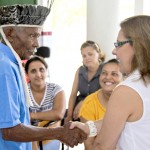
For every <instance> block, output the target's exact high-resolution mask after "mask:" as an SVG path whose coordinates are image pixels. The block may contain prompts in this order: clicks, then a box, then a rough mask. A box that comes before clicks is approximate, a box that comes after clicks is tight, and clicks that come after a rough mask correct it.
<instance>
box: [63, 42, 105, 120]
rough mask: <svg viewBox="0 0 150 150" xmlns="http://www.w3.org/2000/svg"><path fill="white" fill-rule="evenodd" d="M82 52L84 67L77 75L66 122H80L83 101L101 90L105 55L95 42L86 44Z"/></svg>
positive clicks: (81, 67)
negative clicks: (100, 80)
mask: <svg viewBox="0 0 150 150" xmlns="http://www.w3.org/2000/svg"><path fill="white" fill-rule="evenodd" d="M80 50H81V55H82V60H83V65H82V66H80V67H79V68H78V69H77V71H76V73H75V77H74V82H73V85H72V91H71V94H70V98H69V104H68V113H67V117H66V119H65V122H68V121H72V120H78V115H79V110H80V106H81V104H82V101H83V100H84V99H85V97H86V96H88V95H89V94H91V93H93V92H95V91H97V90H98V89H100V88H101V86H100V84H99V82H98V80H99V75H100V73H101V68H102V65H103V62H104V60H105V54H104V53H103V51H102V50H101V49H100V46H99V45H98V44H97V43H96V42H94V41H86V42H84V43H83V44H82V45H81V48H80Z"/></svg>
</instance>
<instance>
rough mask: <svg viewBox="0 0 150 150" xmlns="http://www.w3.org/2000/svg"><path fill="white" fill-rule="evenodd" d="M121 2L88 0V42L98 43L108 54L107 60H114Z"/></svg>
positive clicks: (114, 0)
mask: <svg viewBox="0 0 150 150" xmlns="http://www.w3.org/2000/svg"><path fill="white" fill-rule="evenodd" d="M118 6H119V0H113V1H111V0H87V40H94V41H96V42H98V44H99V45H100V47H101V48H102V50H103V51H104V52H105V53H106V59H110V58H113V57H114V56H113V55H112V49H113V48H114V45H113V43H114V42H115V41H116V37H117V33H118V29H119V22H118V17H119V16H118V13H119V12H118V11H119V9H118Z"/></svg>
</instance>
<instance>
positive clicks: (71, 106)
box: [65, 69, 79, 122]
mask: <svg viewBox="0 0 150 150" xmlns="http://www.w3.org/2000/svg"><path fill="white" fill-rule="evenodd" d="M78 76H79V69H78V70H77V71H76V74H75V78H74V82H73V86H72V91H71V94H70V98H69V105H68V113H67V117H66V119H65V122H68V121H71V120H72V117H73V110H74V106H75V102H76V98H77V92H78V84H79V79H78Z"/></svg>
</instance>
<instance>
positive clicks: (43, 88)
mask: <svg viewBox="0 0 150 150" xmlns="http://www.w3.org/2000/svg"><path fill="white" fill-rule="evenodd" d="M47 68H48V66H47V63H46V62H45V60H44V59H43V58H41V57H38V56H33V57H32V58H30V59H29V60H28V61H27V62H26V65H25V71H26V74H27V75H28V77H29V80H30V82H29V83H28V88H29V94H30V98H31V101H32V103H33V106H31V107H30V116H31V123H32V124H33V125H35V126H39V123H40V122H41V121H48V122H53V121H59V120H61V119H63V117H64V114H65V111H66V99H65V93H64V91H63V90H62V88H61V87H60V86H59V85H57V84H55V83H47V82H46V81H45V79H46V76H47ZM59 125H60V124H59ZM53 142H55V146H54V147H52V143H53ZM33 145H34V144H33ZM57 145H58V146H57ZM59 145H60V143H59V141H56V140H55V141H52V142H49V143H47V144H45V145H44V146H43V150H46V149H53V150H59Z"/></svg>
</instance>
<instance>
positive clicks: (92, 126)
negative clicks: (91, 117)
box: [86, 121, 97, 137]
mask: <svg viewBox="0 0 150 150" xmlns="http://www.w3.org/2000/svg"><path fill="white" fill-rule="evenodd" d="M86 124H87V125H88V127H89V130H90V134H89V137H94V136H96V135H97V128H96V125H95V124H94V121H87V122H86Z"/></svg>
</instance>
